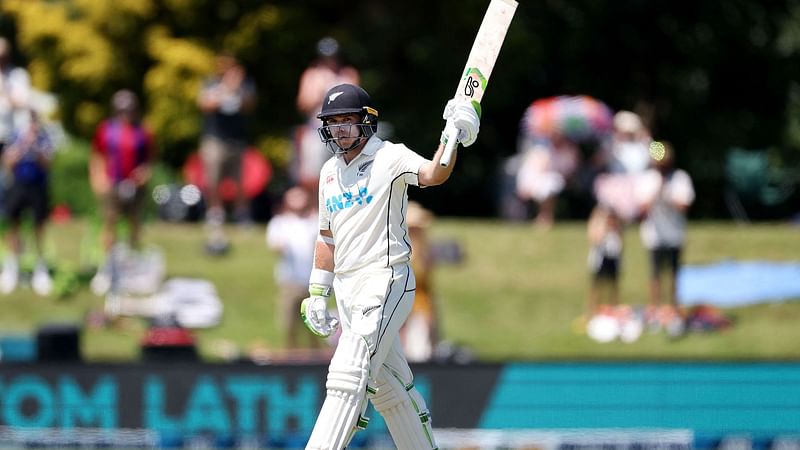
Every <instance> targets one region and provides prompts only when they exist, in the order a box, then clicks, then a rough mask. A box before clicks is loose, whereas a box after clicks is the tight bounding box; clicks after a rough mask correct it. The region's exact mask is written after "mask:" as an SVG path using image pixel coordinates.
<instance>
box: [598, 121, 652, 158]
mask: <svg viewBox="0 0 800 450" xmlns="http://www.w3.org/2000/svg"><path fill="white" fill-rule="evenodd" d="M651 141H652V138H651V137H650V132H649V130H648V129H647V128H646V127H645V125H644V122H643V121H642V118H641V117H639V115H638V114H636V113H633V112H630V111H619V112H617V113H616V114H615V115H614V133H613V134H612V137H611V144H610V145H609V148H608V157H607V166H608V170H609V171H611V172H614V173H642V172H644V171H645V170H647V168H648V167H649V166H650V153H649V145H650V142H651Z"/></svg>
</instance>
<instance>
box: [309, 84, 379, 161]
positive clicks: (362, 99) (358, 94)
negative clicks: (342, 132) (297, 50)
mask: <svg viewBox="0 0 800 450" xmlns="http://www.w3.org/2000/svg"><path fill="white" fill-rule="evenodd" d="M371 103H372V102H371V101H370V98H369V94H367V91H365V90H364V89H361V88H360V87H358V86H355V85H352V84H340V85H338V86H334V87H332V88H331V89H330V90H328V93H327V94H325V98H324V99H323V100H322V111H320V113H319V114H317V118H318V119H320V120H322V126H321V127H320V128H319V135H320V139H322V142H324V143H326V144H328V148H329V149H330V150H331V151H332V152H334V153H342V152H346V151H349V150H352V149H353V148H355V147H356V146H357V145H358V144H360V143H361V142H362V140H360V139H359V140H357V141H356V142H355V143H354V144H353V145H351V146H350V147H348V148H346V149H343V148H341V147H339V145H338V143H337V142H336V139H335V138H334V137H333V133H331V130H330V126H329V125H328V120H327V119H328V118H329V117H331V116H338V115H341V114H359V115H360V116H361V122H360V123H359V124H358V125H357V126H358V128H359V130H360V132H361V136H363V137H364V138H366V139H369V138H370V137H371V136H372V135H373V134H375V133H376V132H377V131H378V111H377V110H375V109H374V108H373V107H371V106H370V104H371ZM334 144H335V145H334Z"/></svg>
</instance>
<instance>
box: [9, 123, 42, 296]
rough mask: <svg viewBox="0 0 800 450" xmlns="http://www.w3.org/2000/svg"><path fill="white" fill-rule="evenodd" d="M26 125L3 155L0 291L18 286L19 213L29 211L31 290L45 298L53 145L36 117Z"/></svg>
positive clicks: (20, 216) (20, 214)
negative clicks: (4, 229)
mask: <svg viewBox="0 0 800 450" xmlns="http://www.w3.org/2000/svg"><path fill="white" fill-rule="evenodd" d="M28 117H29V119H28V124H27V125H26V126H25V128H24V129H22V130H21V131H20V132H19V133H18V134H16V137H15V138H13V139H12V140H11V144H10V145H9V146H8V148H7V149H6V150H5V152H3V167H4V168H5V169H6V170H8V172H9V173H10V174H11V177H12V179H11V185H10V187H9V190H8V198H7V203H6V208H7V213H8V218H9V221H10V228H9V230H8V245H9V248H10V250H11V254H10V255H8V256H7V257H6V260H5V261H4V264H3V272H2V275H0V291H2V293H3V294H8V293H10V292H11V291H13V290H14V288H16V286H17V282H18V279H19V259H20V255H21V254H22V250H23V249H22V239H21V238H20V223H21V220H22V214H23V213H24V212H25V211H26V210H30V212H31V214H32V216H33V225H34V226H33V231H34V240H35V245H36V254H37V257H38V258H37V261H36V265H35V267H34V270H33V278H32V287H33V289H34V291H35V292H36V293H37V294H39V295H48V294H49V293H50V291H51V290H52V288H53V282H52V280H51V278H50V273H49V269H48V267H47V264H46V262H45V259H44V251H43V240H44V227H45V222H46V221H47V217H48V216H49V214H50V197H49V192H48V188H49V184H48V172H49V169H50V161H51V160H52V157H53V144H52V141H51V140H50V138H49V136H48V135H47V132H46V131H45V129H44V127H43V126H42V123H41V121H40V119H39V116H38V114H37V113H36V112H34V111H33V110H29V112H28Z"/></svg>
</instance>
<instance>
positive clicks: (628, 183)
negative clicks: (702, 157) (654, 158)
mask: <svg viewBox="0 0 800 450" xmlns="http://www.w3.org/2000/svg"><path fill="white" fill-rule="evenodd" d="M650 142H652V138H651V137H650V131H649V130H648V129H647V127H646V126H645V125H644V122H643V121H642V119H641V117H639V115H637V114H635V113H632V112H630V111H619V112H617V113H616V114H615V115H614V132H613V134H612V137H611V140H610V141H609V143H608V145H607V146H606V147H605V149H604V151H603V152H602V160H603V163H602V164H603V166H604V170H605V172H606V173H603V174H601V175H599V176H598V177H597V178H596V179H595V181H594V188H593V189H594V194H595V198H596V199H597V201H598V202H599V203H603V204H606V205H608V206H609V207H611V208H613V209H614V210H615V211H616V213H617V214H618V215H619V216H620V218H621V219H622V221H623V222H625V223H630V222H633V221H636V220H639V218H640V217H639V214H640V212H641V205H640V199H639V198H638V197H637V193H638V192H640V185H641V183H642V179H643V174H644V173H645V171H646V170H647V169H648V167H649V166H650V150H649V148H650V147H649V146H650Z"/></svg>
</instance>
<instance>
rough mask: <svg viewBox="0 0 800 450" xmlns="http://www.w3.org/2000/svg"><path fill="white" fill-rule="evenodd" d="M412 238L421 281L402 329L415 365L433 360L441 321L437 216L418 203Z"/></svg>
mask: <svg viewBox="0 0 800 450" xmlns="http://www.w3.org/2000/svg"><path fill="white" fill-rule="evenodd" d="M406 217H407V219H408V234H409V238H410V240H411V267H412V268H413V269H414V276H416V278H417V295H416V296H415V298H414V306H413V307H412V308H411V314H410V315H409V316H408V319H407V320H406V323H405V324H404V325H403V327H402V328H401V329H400V338H401V339H402V343H403V350H404V351H405V353H406V357H407V358H408V360H409V361H411V362H424V361H428V360H430V359H431V357H432V356H433V351H434V349H435V348H436V344H438V342H439V326H438V325H439V319H438V316H437V308H436V297H435V295H434V292H433V286H432V283H433V273H432V271H433V265H434V261H433V254H432V253H431V243H430V239H429V237H428V228H429V227H430V226H431V223H432V222H433V213H432V212H430V211H428V210H427V209H425V208H424V207H423V206H422V205H420V204H419V203H417V202H414V201H409V202H408V212H407V213H406Z"/></svg>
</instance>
